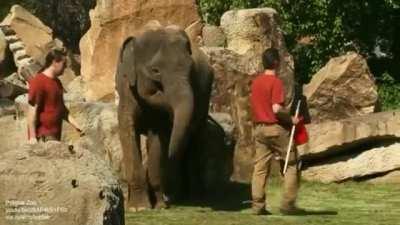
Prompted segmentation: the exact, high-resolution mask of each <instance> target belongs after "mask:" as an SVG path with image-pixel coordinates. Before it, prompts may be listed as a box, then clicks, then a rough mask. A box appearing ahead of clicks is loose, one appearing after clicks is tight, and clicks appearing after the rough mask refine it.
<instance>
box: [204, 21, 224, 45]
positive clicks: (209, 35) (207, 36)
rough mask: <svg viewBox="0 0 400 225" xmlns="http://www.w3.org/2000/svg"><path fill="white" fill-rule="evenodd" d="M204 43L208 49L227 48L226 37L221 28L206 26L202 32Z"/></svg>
mask: <svg viewBox="0 0 400 225" xmlns="http://www.w3.org/2000/svg"><path fill="white" fill-rule="evenodd" d="M202 41H203V45H204V46H206V47H225V43H226V37H225V34H224V32H223V30H222V29H221V28H220V27H217V26H212V25H206V26H204V27H203V30H202Z"/></svg>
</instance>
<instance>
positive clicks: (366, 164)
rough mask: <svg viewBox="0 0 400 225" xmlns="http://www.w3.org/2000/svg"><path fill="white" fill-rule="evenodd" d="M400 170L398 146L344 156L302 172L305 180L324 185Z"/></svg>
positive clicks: (399, 146) (393, 145)
mask: <svg viewBox="0 0 400 225" xmlns="http://www.w3.org/2000/svg"><path fill="white" fill-rule="evenodd" d="M399 169H400V144H399V143H396V144H392V145H389V146H387V147H378V148H373V149H370V150H368V151H364V152H361V153H352V154H346V155H344V156H339V157H334V158H332V159H331V160H327V161H324V162H323V163H321V164H316V165H313V166H312V167H309V168H307V169H306V170H304V171H303V177H304V178H305V179H307V180H312V181H320V182H324V183H331V182H343V181H346V180H357V179H363V177H367V176H373V175H379V174H384V173H387V172H390V171H394V170H399Z"/></svg>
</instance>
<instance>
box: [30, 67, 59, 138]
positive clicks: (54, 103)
mask: <svg viewBox="0 0 400 225" xmlns="http://www.w3.org/2000/svg"><path fill="white" fill-rule="evenodd" d="M63 90H64V89H63V86H62V84H61V81H60V80H59V79H58V78H50V77H48V76H46V75H44V74H42V73H39V74H38V75H36V76H34V77H33V78H32V79H30V80H29V90H28V103H29V104H30V105H32V106H34V105H38V112H37V113H38V114H37V116H38V125H37V126H36V136H37V137H40V136H47V135H52V136H55V137H61V128H62V120H63V117H64V115H65V112H66V108H65V105H64V98H63ZM30 137H31V134H30V133H29V130H28V138H30Z"/></svg>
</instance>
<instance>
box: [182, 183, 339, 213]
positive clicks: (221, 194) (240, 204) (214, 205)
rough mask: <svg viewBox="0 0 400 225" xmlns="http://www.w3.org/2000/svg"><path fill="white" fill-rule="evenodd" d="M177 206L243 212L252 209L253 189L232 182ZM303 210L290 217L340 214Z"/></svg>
mask: <svg viewBox="0 0 400 225" xmlns="http://www.w3.org/2000/svg"><path fill="white" fill-rule="evenodd" d="M176 205H179V206H190V207H207V208H211V209H212V210H215V211H228V212H234V211H242V210H245V209H250V208H251V187H250V185H249V184H244V183H237V182H231V183H229V184H227V185H226V186H225V187H224V188H223V189H222V188H221V190H218V191H215V192H213V194H208V196H202V198H201V199H196V200H186V201H181V202H178V203H176ZM303 210H304V212H299V213H297V214H293V215H290V216H313V215H326V216H335V215H338V212H337V211H333V210H308V209H303ZM282 215H283V214H282Z"/></svg>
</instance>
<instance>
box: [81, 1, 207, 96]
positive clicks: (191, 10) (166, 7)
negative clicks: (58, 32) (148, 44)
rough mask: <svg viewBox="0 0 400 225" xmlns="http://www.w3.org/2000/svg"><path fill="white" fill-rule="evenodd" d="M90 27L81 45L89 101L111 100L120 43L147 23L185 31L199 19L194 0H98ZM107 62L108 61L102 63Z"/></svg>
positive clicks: (91, 14) (92, 13)
mask: <svg viewBox="0 0 400 225" xmlns="http://www.w3.org/2000/svg"><path fill="white" fill-rule="evenodd" d="M90 18H91V27H90V29H89V31H88V32H87V33H86V34H85V35H84V37H83V38H82V39H81V42H80V50H81V54H82V55H81V56H82V67H81V74H82V75H83V76H84V81H85V83H86V85H87V87H88V88H87V91H86V93H85V97H86V98H87V99H88V100H89V101H92V100H93V101H94V100H103V101H112V100H113V98H114V89H115V88H114V86H115V84H114V83H115V82H114V75H115V71H116V64H117V59H118V52H119V49H120V47H121V45H122V43H123V41H124V40H125V39H126V38H127V37H129V36H133V35H135V34H137V33H138V32H139V31H140V30H141V29H142V27H143V26H144V25H145V24H147V23H148V21H150V20H158V21H160V22H161V23H162V24H163V25H165V24H176V25H179V26H181V27H182V28H187V27H189V26H190V25H191V24H193V23H196V21H199V20H200V16H199V14H198V9H197V6H196V3H195V1H194V0H172V1H158V0H149V1H141V0H134V1H128V0H98V1H97V6H96V8H95V9H94V10H92V11H91V12H90ZM104 59H107V60H104Z"/></svg>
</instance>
